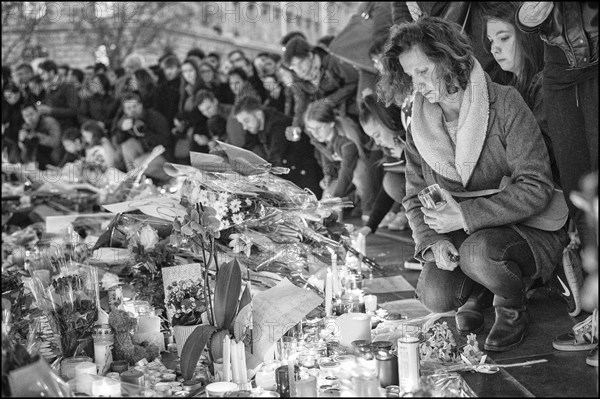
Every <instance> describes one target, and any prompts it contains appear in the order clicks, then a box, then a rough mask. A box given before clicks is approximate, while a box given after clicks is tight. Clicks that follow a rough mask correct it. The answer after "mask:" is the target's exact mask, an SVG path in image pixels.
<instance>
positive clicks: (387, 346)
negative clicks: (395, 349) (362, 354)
mask: <svg viewBox="0 0 600 399" xmlns="http://www.w3.org/2000/svg"><path fill="white" fill-rule="evenodd" d="M371 346H372V347H373V349H375V350H380V349H383V350H388V351H390V350H392V346H394V344H393V343H392V342H390V341H375V342H373V343H372V344H371Z"/></svg>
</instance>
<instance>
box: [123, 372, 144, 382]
mask: <svg viewBox="0 0 600 399" xmlns="http://www.w3.org/2000/svg"><path fill="white" fill-rule="evenodd" d="M143 379H144V373H142V372H141V371H139V370H136V369H131V370H126V371H123V372H122V373H121V381H123V382H128V383H130V384H140V383H142V382H143Z"/></svg>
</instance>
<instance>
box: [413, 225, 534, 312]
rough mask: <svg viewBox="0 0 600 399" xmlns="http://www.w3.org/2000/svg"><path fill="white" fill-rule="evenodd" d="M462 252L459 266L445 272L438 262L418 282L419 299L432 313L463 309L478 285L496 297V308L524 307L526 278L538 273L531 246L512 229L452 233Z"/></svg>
mask: <svg viewBox="0 0 600 399" xmlns="http://www.w3.org/2000/svg"><path fill="white" fill-rule="evenodd" d="M450 237H451V239H452V242H453V244H454V246H455V247H456V248H457V249H458V251H459V253H460V261H459V266H458V267H457V268H456V269H454V270H453V271H448V270H442V269H439V268H438V267H437V265H436V264H435V262H430V263H426V264H424V265H423V271H422V272H421V275H420V276H419V281H418V282H417V289H416V293H417V298H419V300H420V301H421V303H423V305H425V307H426V308H427V309H429V310H430V311H432V312H440V313H441V312H448V311H451V310H456V309H458V308H459V307H461V306H462V305H463V304H464V303H465V302H466V301H467V299H468V298H469V296H470V295H471V292H472V291H473V288H474V286H475V284H481V285H483V286H484V287H486V288H487V289H489V290H490V291H492V292H493V293H494V295H495V297H494V306H515V307H518V306H521V305H523V304H524V301H525V288H526V286H527V284H528V281H527V277H529V276H533V275H534V274H535V272H536V266H535V259H534V257H533V252H532V251H531V248H529V244H527V242H526V241H525V239H524V238H522V237H521V236H520V235H519V234H518V233H517V232H516V231H514V230H513V229H512V228H510V227H495V228H489V229H483V230H479V231H477V232H475V233H473V234H471V235H467V233H465V232H464V231H462V230H460V231H454V232H452V233H450Z"/></svg>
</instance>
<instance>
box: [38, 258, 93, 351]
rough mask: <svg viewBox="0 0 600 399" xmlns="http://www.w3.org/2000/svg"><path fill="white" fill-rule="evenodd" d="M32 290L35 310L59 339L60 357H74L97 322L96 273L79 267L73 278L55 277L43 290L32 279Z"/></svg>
mask: <svg viewBox="0 0 600 399" xmlns="http://www.w3.org/2000/svg"><path fill="white" fill-rule="evenodd" d="M32 288H33V295H34V298H35V300H36V302H37V306H38V307H39V308H40V309H42V310H43V311H44V313H45V314H46V316H47V318H48V321H49V323H50V326H51V328H52V330H53V331H54V333H55V334H57V335H58V336H59V337H60V350H61V352H62V355H63V356H64V357H70V356H73V354H74V353H75V352H76V350H77V349H78V347H79V346H80V344H82V343H86V341H89V340H90V339H91V336H92V332H93V326H94V323H95V322H96V320H97V318H98V308H99V303H98V298H99V293H98V270H97V269H96V268H94V267H92V266H87V265H81V266H80V267H79V268H78V270H77V271H76V272H74V273H72V274H66V273H61V274H60V275H59V276H56V277H55V279H54V281H53V282H52V284H50V285H49V286H48V287H46V288H44V285H43V282H42V281H41V280H40V279H39V278H37V277H36V276H34V277H32ZM83 347H85V345H83Z"/></svg>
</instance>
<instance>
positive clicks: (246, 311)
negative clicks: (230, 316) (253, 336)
mask: <svg viewBox="0 0 600 399" xmlns="http://www.w3.org/2000/svg"><path fill="white" fill-rule="evenodd" d="M251 322H252V293H251V292H250V284H246V288H245V289H244V292H243V293H242V298H241V299H240V303H239V308H238V311H237V317H236V318H235V319H234V321H233V322H232V325H231V326H230V329H232V330H233V331H234V336H235V338H236V339H237V340H238V341H240V340H243V339H244V334H245V331H246V329H248V328H252V325H251Z"/></svg>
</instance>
